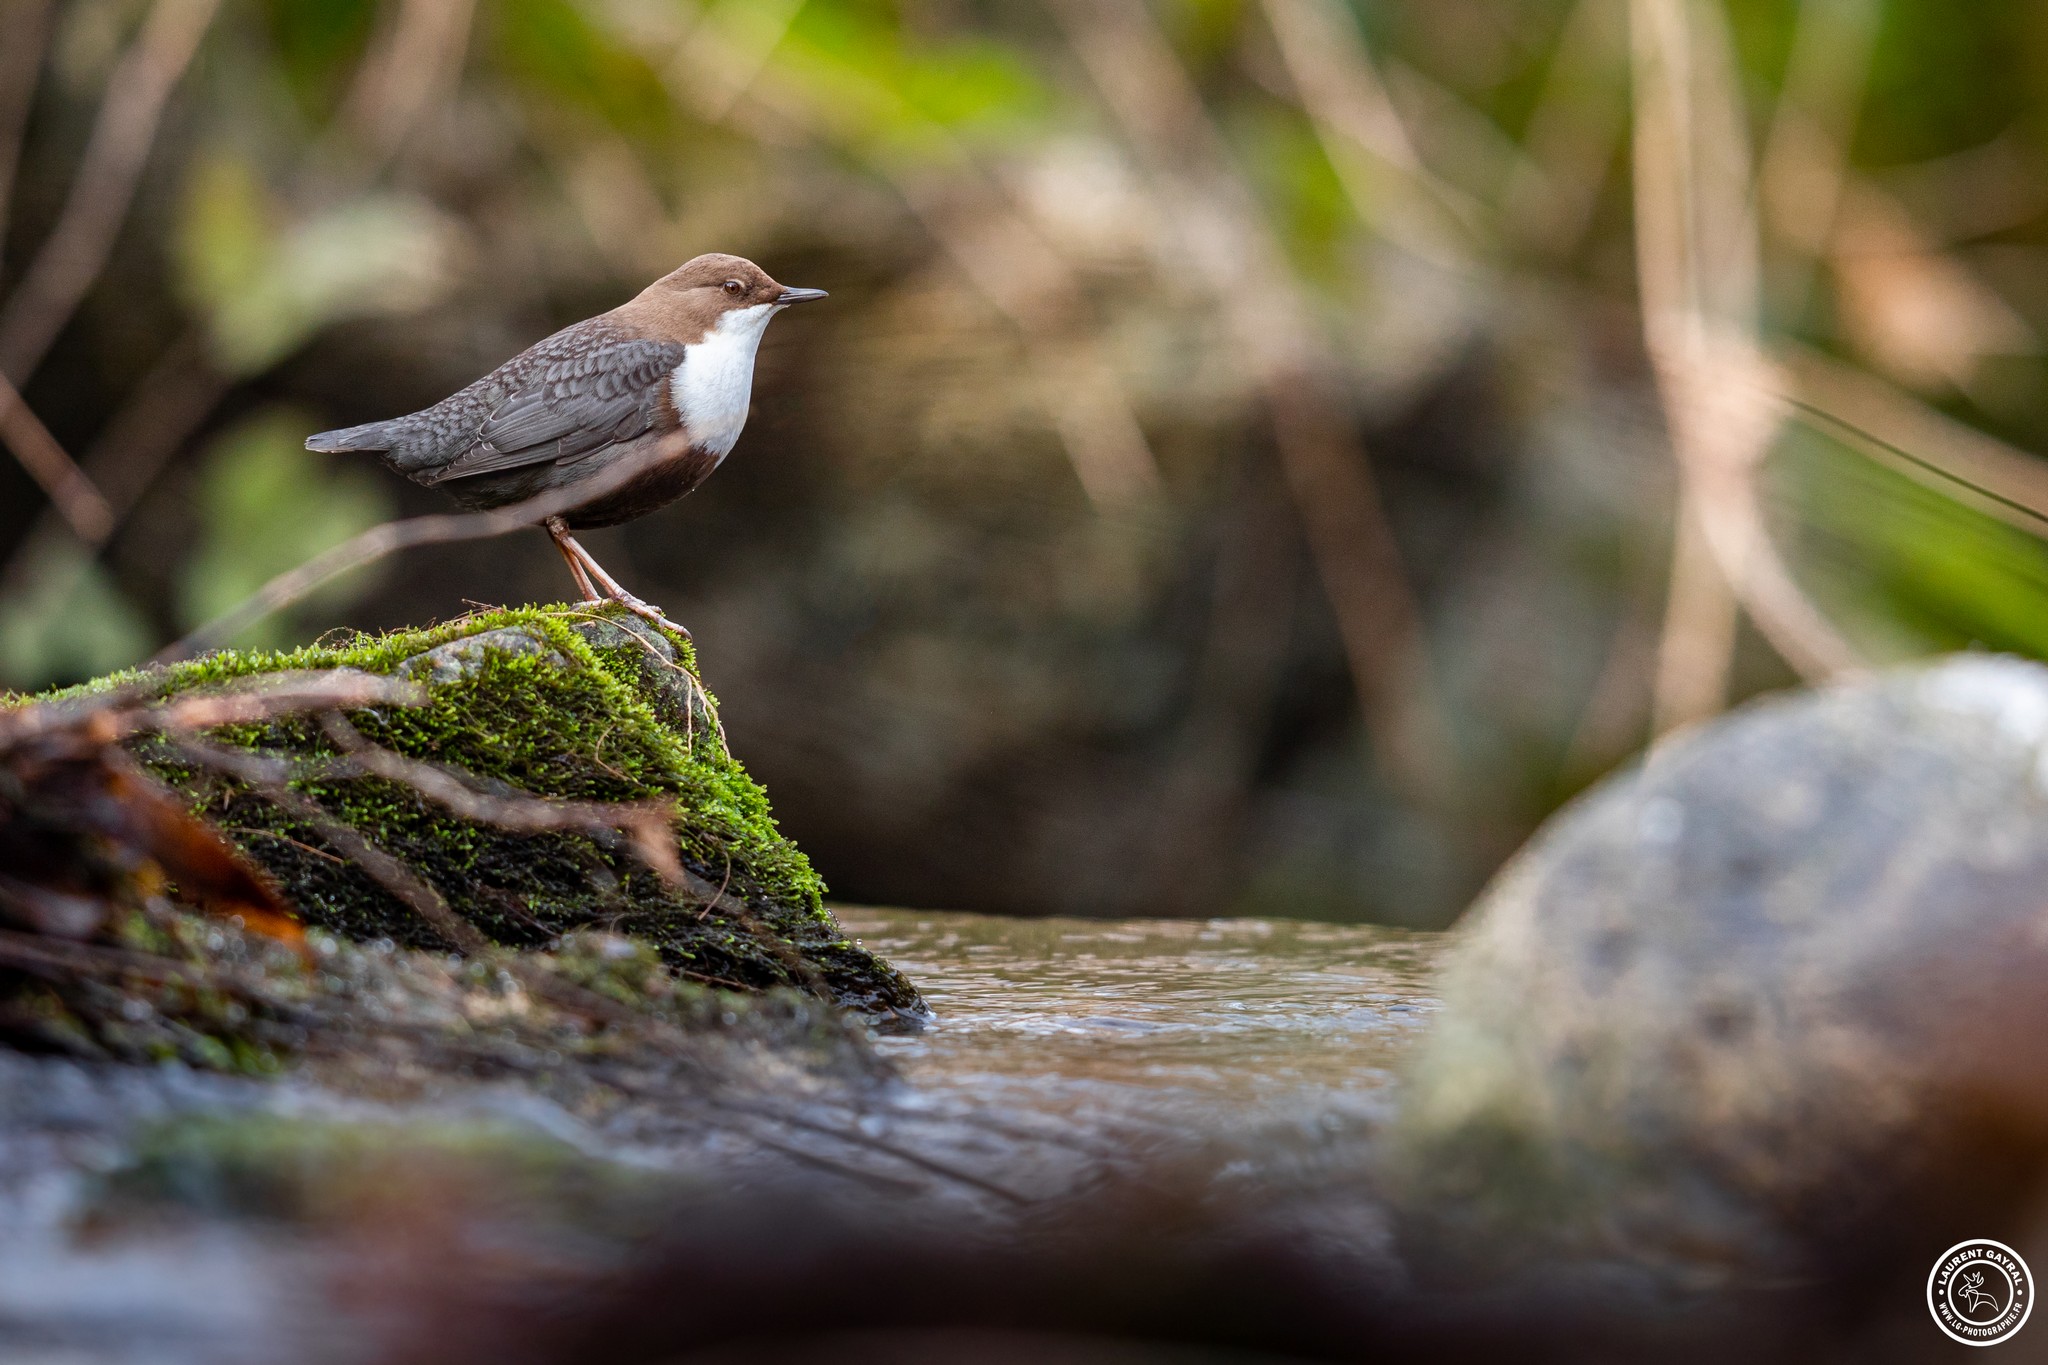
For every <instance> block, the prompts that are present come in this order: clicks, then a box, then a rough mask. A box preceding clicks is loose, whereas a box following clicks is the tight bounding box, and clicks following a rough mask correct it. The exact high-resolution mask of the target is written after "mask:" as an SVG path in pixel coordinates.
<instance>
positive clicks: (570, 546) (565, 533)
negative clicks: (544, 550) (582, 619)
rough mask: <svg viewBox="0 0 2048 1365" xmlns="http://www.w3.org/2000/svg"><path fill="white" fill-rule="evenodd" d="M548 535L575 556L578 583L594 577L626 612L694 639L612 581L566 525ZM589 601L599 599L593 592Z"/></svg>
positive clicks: (562, 548)
mask: <svg viewBox="0 0 2048 1365" xmlns="http://www.w3.org/2000/svg"><path fill="white" fill-rule="evenodd" d="M559 520H560V518H558V517H557V518H550V522H551V523H553V522H556V521H559ZM548 534H549V535H551V536H553V537H554V538H555V545H556V546H557V548H559V549H560V550H561V551H562V554H563V555H564V556H565V557H566V556H573V557H574V560H575V561H576V562H577V563H578V565H579V571H578V573H577V575H576V576H577V581H578V582H581V583H585V584H586V585H587V584H588V582H589V578H594V579H596V580H597V583H598V586H599V587H601V588H603V589H604V591H605V595H606V596H608V597H610V598H611V599H612V600H613V601H614V602H617V603H618V604H619V605H620V606H622V607H624V608H625V609H626V610H627V611H630V612H632V613H633V614H634V615H635V616H638V617H641V618H642V619H644V620H648V621H652V622H653V623H654V624H655V625H657V626H660V627H661V628H662V629H664V630H672V631H674V632H675V633H676V634H678V635H680V636H682V637H683V638H684V639H685V640H688V639H691V638H692V637H691V635H690V632H689V631H688V630H685V629H684V628H683V627H682V626H679V625H677V624H676V623H675V622H674V621H671V620H669V619H668V617H666V616H664V615H662V614H661V608H660V607H657V606H655V605H654V604H653V603H652V602H648V601H644V600H642V599H641V598H638V597H635V596H634V595H633V594H632V593H630V592H628V591H626V588H625V585H624V584H622V583H620V582H619V580H618V579H616V578H613V577H612V576H611V575H610V574H608V573H606V572H605V571H604V565H602V564H600V563H598V562H597V559H596V557H595V556H593V555H592V554H591V553H590V551H588V550H586V549H584V548H583V547H582V546H581V545H579V544H577V543H576V537H574V536H572V535H570V534H569V528H568V526H567V525H563V526H562V527H561V529H560V530H559V531H557V530H556V529H555V527H554V525H553V524H550V525H549V527H548ZM585 572H587V573H588V575H589V578H585V577H584V574H585ZM586 590H587V589H586ZM590 600H591V601H597V600H599V599H598V597H597V595H596V594H595V593H592V594H591V595H590Z"/></svg>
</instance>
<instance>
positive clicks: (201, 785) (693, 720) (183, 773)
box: [58, 604, 923, 1013]
mask: <svg viewBox="0 0 2048 1365" xmlns="http://www.w3.org/2000/svg"><path fill="white" fill-rule="evenodd" d="M490 632H512V633H510V634H504V633H501V634H499V635H496V636H490V634H489V633H490ZM478 636H485V637H487V638H485V639H482V640H477V641H476V643H475V644H474V645H472V646H467V647H465V646H462V645H457V644H455V643H454V642H457V641H463V640H466V639H471V638H473V637H478ZM442 646H453V649H452V650H444V651H442V654H441V655H440V656H436V657H435V658H429V659H424V660H423V659H422V658H421V657H420V656H422V655H423V654H426V653H427V651H430V650H435V649H437V648H439V647H442ZM451 654H453V655H459V656H461V657H449V656H450V655H451ZM328 668H358V669H363V670H365V671H368V672H373V673H404V674H406V675H408V676H413V677H418V678H420V679H422V680H423V681H425V682H426V683H427V686H428V692H429V696H430V700H429V702H428V703H427V704H426V705H423V706H417V707H386V708H371V709H366V710H362V711H356V712H351V713H350V714H349V719H350V721H351V722H352V723H353V724H354V725H355V726H356V728H357V729H358V730H359V731H360V732H361V733H362V734H363V736H364V737H365V738H366V739H368V740H370V741H371V742H372V743H374V744H378V745H381V746H384V747H386V748H389V749H391V750H394V751H396V752H398V753H401V754H404V755H407V756H409V757H413V758H418V759H424V760H428V761H431V762H434V763H438V764H443V765H446V766H448V767H451V768H456V769H460V770H462V771H464V772H466V773H468V774H470V775H472V776H473V777H475V778H480V779H482V780H483V781H484V782H485V783H487V784H501V785H502V786H503V787H504V788H507V789H516V790H517V791H520V792H526V793H533V794H536V795H541V796H549V797H561V798H568V799H575V800H583V801H604V802H614V801H638V800H657V801H665V802H672V803H674V806H675V809H676V820H675V822H674V823H675V829H676V832H677V842H678V847H679V850H680V852H681V855H682V859H683V862H684V865H685V866H686V867H688V868H689V869H690V870H691V871H692V872H694V873H696V874H697V876H699V877H701V878H702V879H703V880H704V881H706V882H708V883H709V884H710V885H712V886H716V887H722V888H724V889H725V891H726V892H727V893H728V895H727V897H722V898H721V900H736V901H738V902H742V903H744V905H745V907H746V909H745V912H744V913H729V912H728V911H727V910H725V909H720V908H717V907H716V906H712V905H706V904H703V903H701V902H698V901H696V900H692V899H691V898H689V897H688V896H686V895H683V894H679V893H678V892H676V891H675V890H673V889H671V888H669V887H668V886H666V885H664V884H663V882H662V881H661V879H660V878H659V877H657V876H656V875H655V873H653V872H652V871H650V870H649V869H647V868H646V867H644V866H643V865H642V864H640V863H639V862H638V861H637V860H636V859H635V858H634V857H633V855H632V854H631V852H630V851H628V850H627V849H626V848H625V847H624V846H623V845H618V846H608V845H607V844H605V843H603V842H601V841H598V840H594V839H592V838H587V837H584V836H581V835H570V834H556V833H545V834H534V833H519V832H513V831H508V830H504V829H499V828H495V827H491V826H487V825H483V824H478V823H473V822H471V821H467V820H464V819H462V818H460V817H457V816H455V815H452V814H451V813H449V812H448V811H447V810H446V809H444V808H442V807H440V806H438V805H436V804H434V803H432V802H430V801H428V800H427V799H425V798H424V797H422V796H421V795H420V794H418V793H417V792H414V791H412V790H411V789H410V788H407V787H404V786H401V785H399V784H397V783H393V782H390V781H387V780H384V779H379V778H345V779H316V780H309V781H305V782H301V783H296V784H295V786H296V787H297V788H298V790H300V791H302V792H304V793H305V794H306V795H307V796H310V797H311V798H312V799H313V800H315V801H316V802H318V803H319V805H320V806H321V807H322V808H323V809H324V810H326V811H327V812H328V813H329V814H330V815H333V816H336V817H338V818H340V819H341V820H343V821H345V822H346V823H348V824H349V825H351V826H353V827H354V828H355V829H356V830H357V831H359V832H360V833H361V834H363V835H364V836H366V837H367V838H368V839H370V840H371V841H372V842H373V843H375V844H376V845H378V846H379V847H380V848H382V849H384V850H386V851H387V852H389V853H391V854H393V855H395V856H397V857H398V858H400V859H401V860H403V861H404V862H406V863H407V864H408V865H409V866H410V867H411V868H412V869H413V870H414V871H415V872H417V873H418V874H420V875H421V876H422V877H424V878H425V879H426V880H427V881H429V882H431V883H432V884H433V885H434V886H435V887H436V888H437V889H438V890H439V891H440V892H441V894H442V895H443V896H444V897H445V898H446V899H447V901H448V903H449V905H450V906H451V907H452V908H453V909H454V910H455V911H456V912H457V913H458V914H460V915H462V916H463V917H464V918H466V919H468V920H469V921H470V922H471V923H473V924H475V925H476V926H477V927H478V928H479V929H480V930H482V931H483V932H484V933H485V934H486V935H487V936H488V937H490V938H491V939H493V940H495V941H497V942H499V943H502V944H505V945H508V946H512V947H520V948H530V947H540V946H543V945H547V944H551V943H553V942H554V941H555V940H557V939H558V938H560V937H561V936H562V935H564V934H566V933H568V932H570V931H573V930H577V929H582V928H598V929H604V930H609V931H612V932H616V933H622V934H629V935H632V936H634V937H636V938H639V939H642V940H645V941H646V942H648V943H651V944H652V945H654V946H655V948H656V949H657V950H658V951H659V952H660V954H661V957H662V959H663V960H664V961H665V962H666V963H667V964H668V965H669V966H670V967H672V968H673V969H675V970H677V971H678V972H680V973H681V974H682V975H684V976H685V977H686V978H689V979H694V980H701V981H707V982H711V983H714V984H718V985H725V986H740V987H744V988H748V989H756V990H758V989H766V988H770V987H776V986H796V987H799V988H809V989H812V990H814V991H822V993H826V994H829V995H831V996H834V997H836V998H838V999H840V1000H841V1001H843V1002H846V1003H849V1004H851V1005H854V1006H856V1007H859V1008H863V1009H867V1010H871V1011H909V1012H913V1013H915V1012H920V1011H921V1010H922V1008H923V1006H922V1002H921V1001H919V999H918V997H917V994H916V992H915V990H914V989H913V988H912V987H911V986H910V984H909V983H908V982H907V981H906V980H905V979H904V978H903V977H902V976H901V975H900V974H899V973H897V972H896V971H895V970H894V969H893V968H891V967H890V966H889V965H888V964H887V963H885V962H883V961H881V960H880V959H878V958H876V957H874V956H872V955H871V954H868V953H866V952H864V951H863V950H861V949H860V948H858V947H856V946H854V945H852V944H850V943H848V942H847V941H846V939H845V936H844V935H843V934H842V933H841V932H840V931H839V928H838V926H837V925H836V924H835V923H834V922H833V920H832V918H831V915H830V914H829V913H828V912H827V911H826V910H825V908H824V905H823V901H822V896H823V893H824V884H823V882H822V881H821V880H820V879H819V877H818V875H817V873H816V872H815V871H814V870H813V869H812V867H811V865H810V862H809V860H808V859H806V858H805V857H804V855H803V853H802V852H801V851H799V850H798V849H797V847H796V846H795V845H794V844H793V843H791V842H790V841H789V840H788V839H786V838H784V837H783V835H782V834H781V832H780V831H779V830H778V829H777V828H776V826H775V821H774V818H773V817H772V816H771V814H770V813H769V807H768V798H767V794H766V793H765V792H764V791H762V789H761V787H760V786H759V784H757V783H756V782H754V780H753V779H752V778H751V777H749V776H748V775H747V773H746V771H745V769H743V768H742V767H741V766H740V764H739V763H738V761H737V760H735V759H734V758H733V756H732V755H731V753H730V752H728V751H727V749H726V746H725V743H724V740H723V737H722V735H721V733H720V731H719V728H718V725H717V721H716V711H715V705H714V703H713V702H712V701H711V699H710V698H709V696H708V694H706V693H705V692H704V690H703V688H702V685H701V684H700V683H699V682H698V680H697V677H696V659H695V654H694V652H693V651H692V649H691V647H690V645H689V643H688V642H687V641H684V640H681V639H677V638H674V637H670V636H667V635H666V634H663V633H658V632H656V631H655V630H654V629H653V628H652V627H649V626H647V625H645V624H644V623H642V622H640V621H639V620H638V619H637V618H634V617H631V616H628V615H626V614H625V613H624V612H622V611H619V610H616V609H607V608H601V607H595V606H588V605H580V604H579V605H575V606H554V607H522V608H512V609H506V610H498V611H489V612H484V613H480V614H477V615H474V616H469V617H464V618H462V619H460V620H458V621H454V622H451V623H448V624H446V625H443V626H439V627H435V628H432V629H428V630H408V631H399V632H394V633H392V634H388V635H380V636H367V635H365V636H356V637H354V638H352V639H348V640H345V641H341V642H338V643H323V644H318V645H312V646H307V647H305V648H301V649H296V650H291V651H288V652H275V653H271V652H239V651H224V652H221V653H218V654H213V655H210V656H207V657H206V658H203V659H199V660H195V661H193V662H190V663H185V664H181V665H177V666H174V667H172V668H170V669H167V670H163V671H161V672H152V673H139V672H131V673H125V674H116V675H113V676H110V677H107V678H102V679H99V680H97V681H95V682H94V683H91V684H87V685H86V687H84V688H81V689H74V693H75V692H78V691H90V690H100V689H106V688H112V687H119V686H124V685H138V684H139V685H142V686H144V687H146V688H148V689H150V690H151V691H153V692H154V693H155V694H157V695H162V696H169V695H172V694H175V693H179V692H185V691H189V690H191V689H194V688H200V687H205V686H209V685H213V684H219V683H224V682H229V681H232V680H235V679H239V678H247V677H250V676H252V675H257V674H263V673H271V672H277V671H280V670H286V669H328ZM58 695H66V694H58ZM214 738H216V739H217V740H222V741H225V742H228V743H232V744H235V745H238V746H241V747H244V748H247V749H251V750H255V751H260V752H264V753H268V754H275V755H284V756H297V757H304V758H318V757H329V756H332V755H333V754H334V752H335V750H334V749H333V746H332V745H331V744H330V742H329V741H328V739H327V738H326V736H325V735H324V733H323V732H322V731H321V729H320V727H319V726H318V725H317V724H316V723H315V722H314V721H312V720H309V719H306V718H290V719H286V720H283V721H279V722H276V723H272V724H267V725H260V726H238V727H229V728H226V729H223V730H220V731H216V732H215V733H214ZM137 752H138V755H139V756H140V757H141V758H142V760H143V761H144V762H145V763H147V764H148V765H149V766H150V767H151V768H152V769H153V770H154V771H156V772H157V773H158V774H159V775H160V776H161V777H163V778H165V779H166V780H167V781H169V782H171V783H172V784H173V785H174V786H177V787H178V788H180V789H181V790H183V791H185V792H186V793H187V794H189V795H190V796H191V798H192V800H193V804H194V807H195V808H196V809H197V810H198V812H199V813H200V814H201V815H203V816H204V817H205V818H207V819H208V820H210V821H212V822H213V823H214V824H215V825H216V826H218V827H219V828H220V829H221V830H222V831H223V832H224V833H226V835H227V836H228V837H229V838H230V839H232V840H234V841H235V843H236V844H238V845H239V846H240V847H241V848H242V849H243V850H244V851H245V852H247V853H248V854H249V855H250V857H252V858H253V859H254V860H255V861H257V862H258V863H260V864H262V865H263V866H264V867H265V868H266V869H268V870H269V871H270V873H271V874H272V875H273V876H274V877H276V879H277V880H278V881H279V883H280V884H281V885H282V886H283V888H284V890H285V893H286V895H287V896H288V897H289V898H290V899H291V900H292V901H293V903H294V904H296V905H297V906H298V907H299V910H300V913H301V914H302V915H303V916H304V918H305V919H306V920H307V921H308V922H309V923H312V924H316V925H320V926H323V927H325V928H328V929H331V930H333V931H335V932H337V933H339V934H343V935H345V936H347V937H350V938H354V939H357V940H364V941H367V940H373V939H380V938H388V939H391V940H393V941H395V942H397V943H401V944H405V945H408V946H413V947H422V948H437V949H438V948H448V947H452V946H453V945H450V944H447V943H444V942H443V941H442V940H441V938H440V936H439V935H437V934H436V933H435V932H434V930H433V929H432V927H431V926H429V925H428V924H427V923H426V922H424V921H423V920H422V919H421V918H420V917H419V916H418V915H417V914H416V913H415V912H414V911H412V910H410V909H409V908H407V907H406V906H405V905H404V904H403V903H401V902H400V901H398V900H397V899H395V898H394V897H392V896H391V895H390V894H389V893H387V892H386V891H384V890H383V889H382V888H380V887H379V886H378V885H377V884H376V883H375V882H373V881H372V880H371V879H370V878H369V877H368V876H367V875H366V874H364V873H363V872H361V871H359V870H358V869H357V868H355V867H354V866H352V865H351V864H350V863H348V862H347V861H346V860H345V859H342V858H340V857H339V856H337V855H336V854H335V853H334V851H332V850H330V849H328V848H326V847H325V846H324V845H323V843H322V840H321V837H320V834H319V832H318V831H317V830H316V829H313V828H311V827H309V826H308V825H307V824H306V823H305V822H303V821H301V820H298V819H295V818H294V817H293V816H291V815H290V814H288V813H286V812H285V811H283V810H281V809H279V808H278V807H277V806H276V805H274V804H273V803H271V802H270V801H268V800H266V799H264V798H263V797H262V796H260V795H258V794H256V793H255V792H252V791H250V790H249V789H247V788H246V787H244V786H242V785H241V784H239V783H236V782H234V781H232V780H228V779H225V778H222V777H220V776H218V775H216V774H213V773H209V772H203V771H199V770H196V769H194V768H192V767H190V766H188V765H186V764H184V763H182V762H180V761H179V760H178V758H177V756H176V755H175V754H174V752H173V751H172V750H171V749H170V748H169V747H168V746H166V745H164V744H162V743H160V742H156V741H148V742H144V743H142V744H140V745H139V746H138V749H137Z"/></svg>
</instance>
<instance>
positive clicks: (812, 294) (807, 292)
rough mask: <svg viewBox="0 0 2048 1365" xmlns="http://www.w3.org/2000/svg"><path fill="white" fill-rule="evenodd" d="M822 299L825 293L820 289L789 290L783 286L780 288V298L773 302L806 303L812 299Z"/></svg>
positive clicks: (786, 286)
mask: <svg viewBox="0 0 2048 1365" xmlns="http://www.w3.org/2000/svg"><path fill="white" fill-rule="evenodd" d="M824 297H825V291H824V290H822V289H791V288H790V287H789V286H788V285H786V284H785V285H784V286H782V294H781V296H780V297H778V298H777V299H776V300H775V301H776V302H777V303H808V302H810V301H811V300H812V299H822V298H824Z"/></svg>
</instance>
